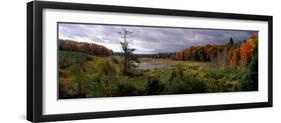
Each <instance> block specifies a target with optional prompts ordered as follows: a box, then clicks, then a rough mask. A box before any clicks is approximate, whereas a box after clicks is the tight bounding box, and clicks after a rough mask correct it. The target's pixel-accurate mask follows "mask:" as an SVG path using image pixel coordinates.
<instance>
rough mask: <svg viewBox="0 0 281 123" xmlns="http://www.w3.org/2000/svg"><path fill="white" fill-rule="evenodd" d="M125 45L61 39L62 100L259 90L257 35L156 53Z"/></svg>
mask: <svg viewBox="0 0 281 123" xmlns="http://www.w3.org/2000/svg"><path fill="white" fill-rule="evenodd" d="M125 33H126V32H125V31H124V32H123V34H124V36H126V34H125ZM120 47H121V48H122V50H123V52H113V51H112V49H109V48H107V47H105V46H102V45H98V44H95V43H86V42H79V41H72V40H62V39H59V40H58V66H59V67H58V74H59V78H58V79H59V81H58V82H59V83H58V84H59V88H58V89H59V99H72V98H94V97H120V96H147V95H166V94H194V93H215V92H240V91H257V90H258V37H257V36H256V35H253V36H251V37H249V38H248V39H247V40H245V41H236V40H234V39H233V38H230V39H229V41H227V43H225V44H207V45H197V46H191V47H188V48H185V49H182V50H178V51H177V52H161V53H156V54H136V53H134V52H135V50H136V49H134V48H130V44H129V43H128V42H127V41H126V39H125V38H124V41H123V42H120Z"/></svg>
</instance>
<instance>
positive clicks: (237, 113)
mask: <svg viewBox="0 0 281 123" xmlns="http://www.w3.org/2000/svg"><path fill="white" fill-rule="evenodd" d="M69 1H71V0H69ZM81 1H87V0H81ZM91 1H95V3H97V4H112V5H126V6H141V7H156V8H170V9H186V10H200V11H214V12H231V13H245V14H268V15H273V16H274V37H273V40H274V41H273V42H274V46H273V47H274V65H273V66H274V107H273V108H259V109H243V110H231V111H212V112H199V113H182V114H169V115H153V116H137V117H123V118H107V119H96V120H79V121H73V122H74V123H78V122H79V123H80V122H81V123H91V122H96V123H111V122H122V123H132V122H134V123H135V122H137V123H143V122H162V123H170V122H197V123H206V122H208V123H212V122H215V123H225V122H228V123H243V122H248V123H250V122H255V123H264V122H278V121H279V122H280V120H281V118H280V114H281V98H280V93H281V90H280V89H281V84H280V82H281V77H280V75H279V74H280V73H281V56H280V55H279V53H280V52H281V42H280V41H279V40H281V37H280V36H279V35H278V34H279V33H281V25H280V23H281V14H280V12H279V11H281V9H280V5H281V4H280V3H278V0H259V1H258V0H231V1H230V0H228V1H227V0H166V1H164V0H118V2H117V0H91ZM26 2H28V0H2V1H1V4H0V9H1V11H0V15H1V19H0V21H1V23H0V31H1V33H0V34H1V35H0V58H1V60H0V82H1V85H0V97H1V101H0V122H3V123H5V122H11V123H25V122H27V121H26V120H25V115H26V114H25V109H26ZM66 122H70V121H66Z"/></svg>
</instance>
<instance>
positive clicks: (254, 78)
mask: <svg viewBox="0 0 281 123" xmlns="http://www.w3.org/2000/svg"><path fill="white" fill-rule="evenodd" d="M257 49H258V48H257V47H256V48H255V49H254V56H253V57H252V61H251V62H250V64H249V65H248V68H247V72H246V74H245V76H244V77H243V78H242V80H241V82H240V89H241V90H242V91H257V90H258V53H257Z"/></svg>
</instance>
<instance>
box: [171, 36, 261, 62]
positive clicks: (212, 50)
mask: <svg viewBox="0 0 281 123" xmlns="http://www.w3.org/2000/svg"><path fill="white" fill-rule="evenodd" d="M257 42H258V40H257V36H252V37H250V38H249V39H248V40H246V41H244V42H243V43H240V42H237V43H234V42H233V39H231V40H230V42H229V43H227V44H223V45H210V44H208V45H204V46H192V47H190V48H187V49H184V50H182V51H179V52H176V59H177V60H188V61H209V62H211V63H213V64H217V65H223V66H225V65H241V66H244V65H247V64H249V62H250V61H251V59H252V57H253V50H254V48H255V47H257Z"/></svg>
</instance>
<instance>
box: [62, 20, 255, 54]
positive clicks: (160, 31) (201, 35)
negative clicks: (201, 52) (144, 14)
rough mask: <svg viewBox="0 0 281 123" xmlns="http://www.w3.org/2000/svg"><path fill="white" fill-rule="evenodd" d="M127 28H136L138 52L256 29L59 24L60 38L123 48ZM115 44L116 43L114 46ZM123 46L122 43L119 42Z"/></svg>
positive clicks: (237, 37)
mask: <svg viewBox="0 0 281 123" xmlns="http://www.w3.org/2000/svg"><path fill="white" fill-rule="evenodd" d="M123 28H126V29H127V30H128V31H131V32H133V33H132V34H131V35H130V36H129V37H128V40H129V43H130V46H132V47H133V48H136V49H137V50H136V53H159V52H176V51H179V50H182V49H184V48H188V47H190V46H193V45H206V44H225V43H227V42H228V41H229V39H230V38H231V37H232V38H233V39H234V41H243V40H246V39H248V38H249V37H250V36H252V35H257V33H258V32H257V31H236V30H214V29H188V28H162V27H161V28H159V27H137V26H114V25H89V24H64V23H63V24H59V38H67V39H72V40H76V39H88V41H86V40H85V41H86V42H91V41H94V42H97V43H101V44H103V45H105V46H106V47H108V48H111V49H112V50H113V51H115V52H120V48H116V46H118V47H119V44H120V41H122V38H121V35H120V34H119V33H118V32H120V31H122V29H123ZM113 45H114V47H113ZM120 47H121V46H120Z"/></svg>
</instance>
